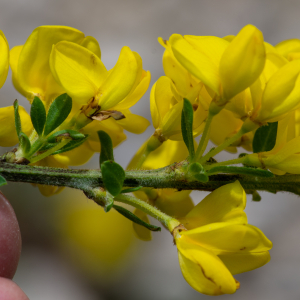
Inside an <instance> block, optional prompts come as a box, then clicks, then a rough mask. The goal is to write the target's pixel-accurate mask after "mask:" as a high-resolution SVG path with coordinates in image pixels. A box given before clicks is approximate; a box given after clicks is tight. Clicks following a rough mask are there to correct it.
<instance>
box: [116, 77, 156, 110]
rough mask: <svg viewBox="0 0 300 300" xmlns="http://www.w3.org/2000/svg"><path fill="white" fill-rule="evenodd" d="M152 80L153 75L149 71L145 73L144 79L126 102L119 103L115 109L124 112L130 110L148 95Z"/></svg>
mask: <svg viewBox="0 0 300 300" xmlns="http://www.w3.org/2000/svg"><path fill="white" fill-rule="evenodd" d="M150 80H151V74H150V72H149V71H143V74H142V78H141V80H140V82H139V84H138V85H137V87H136V88H135V89H134V90H133V91H132V93H130V94H129V95H128V96H127V97H126V98H125V99H124V100H122V101H121V102H120V103H118V104H117V105H116V106H115V107H114V109H115V110H123V109H128V108H130V107H132V106H133V105H135V104H136V103H137V102H138V101H139V100H140V99H141V98H142V97H143V95H144V94H145V93H146V91H147V89H148V87H149V84H150Z"/></svg>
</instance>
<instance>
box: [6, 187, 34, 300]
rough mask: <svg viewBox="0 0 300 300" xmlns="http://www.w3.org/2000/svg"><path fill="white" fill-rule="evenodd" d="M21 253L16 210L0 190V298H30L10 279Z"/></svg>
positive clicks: (17, 299) (25, 299)
mask: <svg viewBox="0 0 300 300" xmlns="http://www.w3.org/2000/svg"><path fill="white" fill-rule="evenodd" d="M20 254H21V234H20V228H19V224H18V220H17V218H16V215H15V212H14V210H13V208H12V207H11V205H10V203H9V201H8V200H7V199H6V198H5V197H4V195H3V194H2V193H1V192H0V300H29V298H28V297H27V296H26V295H25V294H24V292H23V291H22V290H21V289H20V288H19V287H18V286H17V285H16V284H15V283H14V282H13V281H11V280H10V279H12V278H13V276H14V275H15V272H16V270H17V266H18V262H19V258H20Z"/></svg>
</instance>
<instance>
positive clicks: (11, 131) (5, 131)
mask: <svg viewBox="0 0 300 300" xmlns="http://www.w3.org/2000/svg"><path fill="white" fill-rule="evenodd" d="M19 114H20V118H21V124H22V131H23V132H24V133H25V134H27V135H29V133H30V132H31V130H32V124H31V118H30V116H29V114H28V113H27V112H26V110H25V109H24V108H23V107H22V106H19ZM0 124H1V126H0V146H2V147H12V146H14V145H16V144H17V143H18V142H19V139H18V136H17V132H16V127H15V114H14V107H13V106H7V107H1V108H0Z"/></svg>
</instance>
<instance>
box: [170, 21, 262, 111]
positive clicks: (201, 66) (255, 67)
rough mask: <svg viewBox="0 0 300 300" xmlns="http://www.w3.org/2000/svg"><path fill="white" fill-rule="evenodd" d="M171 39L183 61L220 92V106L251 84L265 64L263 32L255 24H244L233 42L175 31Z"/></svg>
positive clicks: (174, 50)
mask: <svg viewBox="0 0 300 300" xmlns="http://www.w3.org/2000/svg"><path fill="white" fill-rule="evenodd" d="M169 43H170V45H171V47H172V51H173V53H174V56H175V57H176V59H177V60H178V61H179V62H180V64H181V65H182V66H183V67H184V68H185V69H186V70H188V71H189V72H190V73H191V74H192V75H193V76H195V77H196V78H198V79H199V80H201V81H202V82H203V83H204V84H205V85H206V86H207V87H208V88H209V90H210V91H211V92H212V93H214V94H216V95H217V96H218V100H217V104H218V105H220V106H223V105H224V104H225V103H226V102H228V101H229V100H230V99H231V98H232V97H234V96H235V95H237V94H238V93H240V92H241V91H243V90H245V89H246V88H247V87H249V86H250V85H251V84H252V83H253V82H254V81H255V80H256V79H257V78H258V76H259V75H260V73H261V71H262V70H263V67H264V64H265V46H264V42H263V35H262V33H261V32H260V31H259V30H258V29H257V28H256V27H254V26H253V25H247V26H245V27H244V28H242V30H241V31H240V32H239V33H238V34H237V36H236V37H234V38H233V39H232V40H231V42H228V41H227V40H225V39H222V38H218V37H213V36H190V35H187V36H184V37H183V36H181V35H179V34H173V35H172V36H171V37H170V39H169Z"/></svg>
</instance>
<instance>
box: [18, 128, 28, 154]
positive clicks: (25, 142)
mask: <svg viewBox="0 0 300 300" xmlns="http://www.w3.org/2000/svg"><path fill="white" fill-rule="evenodd" d="M19 140H20V147H21V149H22V151H23V152H24V153H25V154H26V153H28V152H29V151H30V148H31V143H30V140H29V138H28V136H27V135H26V134H25V133H24V132H21V133H20V135H19Z"/></svg>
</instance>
